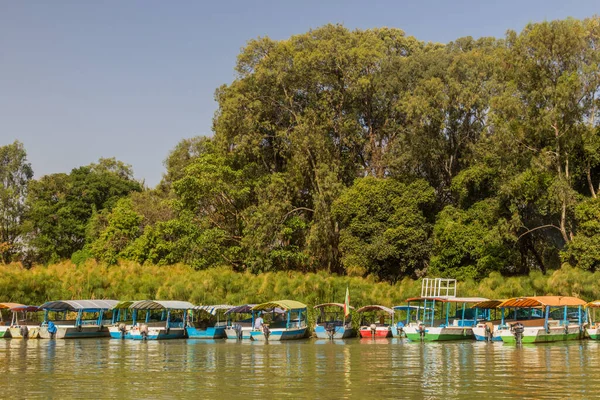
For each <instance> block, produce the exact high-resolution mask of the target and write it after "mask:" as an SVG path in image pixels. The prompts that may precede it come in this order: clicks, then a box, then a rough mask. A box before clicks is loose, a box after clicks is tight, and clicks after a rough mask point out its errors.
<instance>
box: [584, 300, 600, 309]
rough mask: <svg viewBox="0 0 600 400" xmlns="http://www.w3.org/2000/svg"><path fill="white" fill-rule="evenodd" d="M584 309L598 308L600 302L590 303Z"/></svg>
mask: <svg viewBox="0 0 600 400" xmlns="http://www.w3.org/2000/svg"><path fill="white" fill-rule="evenodd" d="M585 307H586V308H600V300H594V301H590V302H589V303H587V304H586V305H585Z"/></svg>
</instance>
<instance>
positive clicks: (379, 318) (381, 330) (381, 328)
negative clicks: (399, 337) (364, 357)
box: [356, 305, 394, 338]
mask: <svg viewBox="0 0 600 400" xmlns="http://www.w3.org/2000/svg"><path fill="white" fill-rule="evenodd" d="M356 312H357V313H358V314H360V316H361V318H360V329H359V332H360V337H361V338H387V337H392V318H393V316H394V310H392V309H391V308H388V307H385V306H380V305H370V306H364V307H361V308H359V309H358V310H356Z"/></svg>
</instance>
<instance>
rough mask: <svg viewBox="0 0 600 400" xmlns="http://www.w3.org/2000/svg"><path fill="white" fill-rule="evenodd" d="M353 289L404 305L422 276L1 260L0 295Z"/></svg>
mask: <svg viewBox="0 0 600 400" xmlns="http://www.w3.org/2000/svg"><path fill="white" fill-rule="evenodd" d="M599 281H600V272H594V273H592V272H589V271H582V270H580V269H576V268H571V267H568V266H564V267H563V268H561V269H560V270H557V271H551V272H548V273H547V274H542V273H541V272H532V273H530V274H529V275H528V276H522V277H509V278H506V277H502V276H501V275H500V274H499V273H497V272H493V273H491V274H490V275H489V276H488V277H486V278H484V279H482V280H479V281H474V280H466V281H464V282H459V288H458V294H459V295H460V296H482V297H488V298H508V297H513V296H526V295H529V296H533V295H545V294H550V295H569V296H578V297H581V298H583V299H585V300H595V299H598V298H600V286H599V285H597V282H599ZM346 287H349V288H350V298H351V303H352V305H354V306H362V305H367V304H382V305H386V306H393V305H398V304H402V303H403V302H404V301H405V300H406V298H409V297H414V296H418V295H419V293H420V281H415V280H411V279H408V278H405V279H403V280H401V281H398V282H397V283H395V284H393V285H392V284H389V283H386V282H379V281H377V280H375V279H374V278H372V277H367V278H359V277H347V276H336V275H330V274H327V273H325V272H318V273H310V274H302V273H300V272H268V273H263V274H260V275H253V274H251V273H247V272H246V273H239V272H234V271H233V270H232V269H231V268H228V267H218V268H211V269H207V270H201V271H197V270H194V269H193V268H191V267H188V266H184V265H180V264H177V265H172V266H161V267H159V266H146V265H144V266H142V265H140V264H137V263H133V262H124V263H120V264H119V265H114V266H106V265H103V264H98V263H96V262H94V261H92V260H88V261H87V262H86V263H84V264H82V265H79V266H77V265H75V264H73V263H71V262H64V263H61V264H54V265H50V266H48V267H44V266H35V267H33V268H31V269H30V270H27V269H25V268H23V267H22V266H21V265H20V264H9V265H0V301H14V302H20V303H28V304H41V303H44V302H45V301H48V300H60V299H73V298H114V299H118V300H128V299H131V300H141V299H162V300H175V299H176V300H187V301H190V302H192V303H194V304H233V305H236V304H245V303H259V302H263V301H268V300H278V299H294V300H298V301H302V302H304V303H306V304H308V305H309V307H311V306H313V305H316V304H319V303H324V302H330V301H335V302H342V301H343V299H344V295H345V292H346Z"/></svg>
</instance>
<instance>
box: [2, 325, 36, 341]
mask: <svg viewBox="0 0 600 400" xmlns="http://www.w3.org/2000/svg"><path fill="white" fill-rule="evenodd" d="M27 329H28V332H27V339H38V338H39V337H40V327H39V326H27ZM9 331H10V337H12V338H13V339H24V338H23V335H22V334H21V328H20V327H14V328H10V329H9Z"/></svg>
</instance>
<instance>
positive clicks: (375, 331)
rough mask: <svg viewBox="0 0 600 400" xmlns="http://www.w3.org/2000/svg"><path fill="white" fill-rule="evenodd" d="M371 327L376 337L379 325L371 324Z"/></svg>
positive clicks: (372, 333) (372, 335) (373, 336)
mask: <svg viewBox="0 0 600 400" xmlns="http://www.w3.org/2000/svg"><path fill="white" fill-rule="evenodd" d="M369 328H371V337H372V338H373V339H375V335H376V334H377V325H375V324H371V326H370V327H369Z"/></svg>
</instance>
